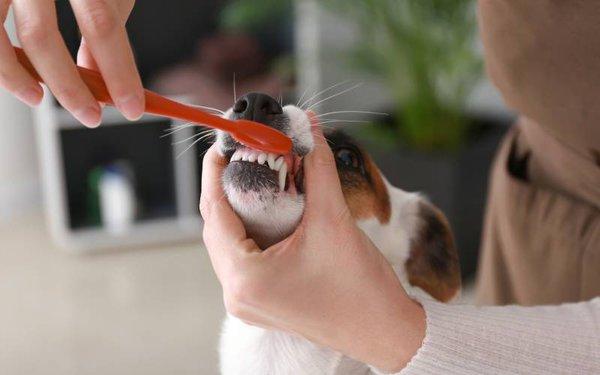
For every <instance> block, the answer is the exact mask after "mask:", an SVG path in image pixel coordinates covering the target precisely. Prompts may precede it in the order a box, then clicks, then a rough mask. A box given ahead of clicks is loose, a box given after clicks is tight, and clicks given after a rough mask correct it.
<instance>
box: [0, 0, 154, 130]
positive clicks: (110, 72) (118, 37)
mask: <svg viewBox="0 0 600 375" xmlns="http://www.w3.org/2000/svg"><path fill="white" fill-rule="evenodd" d="M70 2H71V5H72V7H73V11H74V13H75V17H76V18H77V23H78V25H79V28H80V30H81V33H82V35H83V37H82V44H81V47H80V49H79V54H78V59H77V60H78V63H79V64H81V65H82V66H85V67H87V68H91V69H94V70H99V71H100V73H101V74H102V76H103V77H104V80H105V81H106V85H107V86H108V91H109V92H110V94H111V96H112V98H113V99H114V101H115V104H116V106H117V108H118V109H119V110H120V111H121V112H122V113H123V115H124V116H125V117H127V118H128V119H130V120H135V119H137V118H139V117H140V116H141V115H142V114H143V112H144V108H145V104H144V94H143V88H142V83H141V80H140V77H139V73H138V71H137V67H136V65H135V61H134V57H133V52H132V50H131V46H130V44H129V39H128V37H127V32H126V30H125V22H126V21H127V18H128V17H129V14H130V13H131V10H132V9H133V4H134V0H70ZM11 4H12V7H13V13H14V17H15V25H16V28H17V36H18V38H19V41H20V42H21V44H22V47H23V49H24V50H25V52H26V53H27V56H28V57H29V59H30V60H31V62H32V63H33V65H34V67H35V68H36V70H37V71H38V72H39V74H40V75H41V76H42V78H43V79H44V82H45V83H46V85H47V86H48V87H49V88H50V90H51V91H52V92H53V93H54V95H55V96H56V98H57V99H58V101H59V102H60V103H61V104H62V106H63V107H65V108H66V109H67V110H68V111H69V112H71V113H72V114H73V115H74V116H75V117H76V118H77V119H78V120H79V121H81V122H82V123H83V124H85V125H87V126H97V125H98V124H99V123H100V119H101V109H100V105H99V104H98V102H97V101H96V100H95V99H94V97H93V95H92V93H91V92H90V90H89V89H88V88H87V87H86V86H85V84H84V83H83V81H82V80H81V78H80V77H79V74H78V73H77V70H76V67H75V63H74V62H73V61H72V59H71V57H70V55H69V52H68V50H67V47H66V45H65V43H64V41H63V39H62V38H61V35H60V32H59V30H58V24H57V19H56V9H55V7H54V1H52V0H36V1H33V0H0V21H2V23H4V21H5V19H6V17H7V14H8V8H9V6H10V5H11ZM0 87H3V88H5V89H6V90H8V91H9V92H11V93H12V94H13V95H15V96H16V97H17V98H19V99H20V100H22V101H23V102H25V103H27V104H29V105H32V106H34V105H37V104H39V102H40V101H41V100H42V96H43V91H42V88H41V87H40V85H39V84H38V83H37V82H36V81H35V80H34V79H33V77H31V75H30V74H29V73H27V71H26V70H25V69H24V68H23V67H22V66H21V65H20V64H19V63H18V61H17V58H16V56H15V53H14V51H13V48H12V46H11V43H10V40H9V38H8V34H7V33H6V30H4V29H2V28H0Z"/></svg>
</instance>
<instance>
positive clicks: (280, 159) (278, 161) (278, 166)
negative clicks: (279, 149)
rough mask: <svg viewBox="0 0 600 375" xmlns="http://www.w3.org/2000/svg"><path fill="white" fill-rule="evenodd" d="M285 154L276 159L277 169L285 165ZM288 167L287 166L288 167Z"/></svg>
mask: <svg viewBox="0 0 600 375" xmlns="http://www.w3.org/2000/svg"><path fill="white" fill-rule="evenodd" d="M283 164H284V163H283V156H280V157H279V158H277V160H276V161H275V168H274V169H275V170H279V168H281V166H282V165H283ZM286 169H287V168H286Z"/></svg>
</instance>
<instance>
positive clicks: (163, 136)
mask: <svg viewBox="0 0 600 375" xmlns="http://www.w3.org/2000/svg"><path fill="white" fill-rule="evenodd" d="M193 126H194V125H187V126H183V127H180V128H172V129H166V130H165V134H163V135H161V136H160V138H165V137H168V136H170V135H173V134H175V133H178V132H180V131H182V130H185V129H187V128H191V127H193Z"/></svg>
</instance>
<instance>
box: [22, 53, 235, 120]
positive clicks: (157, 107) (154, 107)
mask: <svg viewBox="0 0 600 375" xmlns="http://www.w3.org/2000/svg"><path fill="white" fill-rule="evenodd" d="M15 53H16V54H17V59H18V61H19V63H21V65H22V66H23V67H24V68H25V69H26V70H27V71H28V72H29V73H30V74H31V75H32V76H33V77H34V78H35V79H36V80H37V81H39V82H43V80H42V77H40V75H39V74H38V72H37V71H36V69H35V68H34V66H33V64H32V63H31V61H30V60H29V58H28V57H27V55H26V54H25V51H23V50H22V49H21V48H18V47H15ZM77 70H78V71H79V75H80V76H81V79H82V80H83V82H84V83H85V84H86V86H87V87H88V88H89V89H90V91H91V93H92V95H94V98H96V100H97V101H99V102H102V103H105V104H108V105H112V106H114V105H115V104H114V102H113V100H112V98H111V96H110V93H109V92H108V88H107V87H106V83H105V82H104V79H103V78H102V76H101V75H100V73H98V72H96V71H94V70H91V69H87V68H84V67H81V66H77ZM144 94H145V97H146V109H145V112H146V113H151V114H154V115H159V116H166V117H172V118H177V119H179V120H185V121H191V122H196V123H200V124H210V125H211V126H212V127H214V128H218V129H221V130H224V131H232V130H233V124H234V123H233V121H230V120H227V119H224V118H221V117H219V116H215V115H212V114H210V113H206V112H204V111H200V110H199V109H197V108H194V107H190V106H187V105H185V104H181V103H177V102H175V101H173V100H170V99H167V98H165V97H164V96H161V95H159V94H157V93H155V92H152V91H150V90H144Z"/></svg>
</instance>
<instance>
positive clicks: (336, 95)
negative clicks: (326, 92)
mask: <svg viewBox="0 0 600 375" xmlns="http://www.w3.org/2000/svg"><path fill="white" fill-rule="evenodd" d="M362 85H363V84H362V83H358V84H356V85H354V86H352V87H350V88H347V89H345V90H342V91H340V92H338V93H337V94H333V95H330V96H328V97H327V98H325V99H321V100H319V101H318V102H316V103H313V104H311V105H310V107H308V108H307V109H306V110H307V111H309V110H311V109H313V108H315V107H316V106H318V105H319V104H322V103H324V102H326V101H328V100H331V99H333V98H336V97H338V96H340V95H343V94H345V93H347V92H349V91H352V90H354V89H357V88H359V87H360V86H362Z"/></svg>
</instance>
